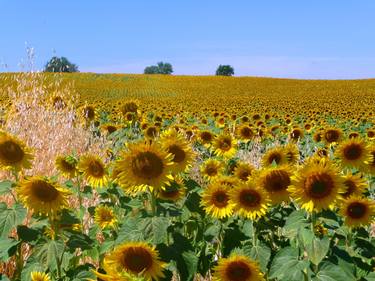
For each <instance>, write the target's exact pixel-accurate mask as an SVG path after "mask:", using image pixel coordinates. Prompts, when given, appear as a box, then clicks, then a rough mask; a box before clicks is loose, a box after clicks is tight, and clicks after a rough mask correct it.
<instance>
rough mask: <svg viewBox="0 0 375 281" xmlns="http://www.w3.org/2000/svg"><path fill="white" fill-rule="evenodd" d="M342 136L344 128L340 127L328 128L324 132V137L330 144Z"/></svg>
mask: <svg viewBox="0 0 375 281" xmlns="http://www.w3.org/2000/svg"><path fill="white" fill-rule="evenodd" d="M342 136H343V133H342V130H341V129H338V128H328V129H326V130H325V131H324V132H323V139H324V141H325V142H326V143H328V144H331V143H337V142H339V141H340V140H341V138H342Z"/></svg>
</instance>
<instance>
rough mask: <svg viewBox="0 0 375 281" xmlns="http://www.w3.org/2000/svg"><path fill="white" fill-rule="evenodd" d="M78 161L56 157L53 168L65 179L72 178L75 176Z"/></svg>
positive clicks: (68, 157)
mask: <svg viewBox="0 0 375 281" xmlns="http://www.w3.org/2000/svg"><path fill="white" fill-rule="evenodd" d="M77 163H78V160H77V159H76V158H75V157H73V156H57V157H56V160H55V166H56V168H57V170H58V171H59V172H60V173H61V174H63V176H65V177H67V178H70V179H71V178H74V177H75V176H76V175H77V172H78V170H77Z"/></svg>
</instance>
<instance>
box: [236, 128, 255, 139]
mask: <svg viewBox="0 0 375 281" xmlns="http://www.w3.org/2000/svg"><path fill="white" fill-rule="evenodd" d="M236 135H237V137H238V138H239V139H240V140H242V141H244V142H248V141H251V140H252V139H253V138H254V137H255V133H254V131H253V129H252V128H251V127H250V126H248V125H245V124H243V125H241V126H239V127H237V128H236Z"/></svg>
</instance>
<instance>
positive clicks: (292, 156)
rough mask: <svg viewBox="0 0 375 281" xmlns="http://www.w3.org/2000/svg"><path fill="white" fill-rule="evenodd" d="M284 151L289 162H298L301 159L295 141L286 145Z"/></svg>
mask: <svg viewBox="0 0 375 281" xmlns="http://www.w3.org/2000/svg"><path fill="white" fill-rule="evenodd" d="M283 149H284V151H285V154H286V157H287V160H288V163H289V164H292V165H293V164H296V163H297V162H298V161H299V158H300V156H299V149H298V147H297V145H295V144H294V143H288V144H287V145H285V146H284V148H283Z"/></svg>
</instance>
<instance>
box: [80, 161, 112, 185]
mask: <svg viewBox="0 0 375 281" xmlns="http://www.w3.org/2000/svg"><path fill="white" fill-rule="evenodd" d="M78 170H79V171H81V172H82V173H83V175H84V177H85V178H86V180H87V181H88V182H89V184H90V185H91V186H92V187H103V186H105V185H106V183H107V181H108V172H107V168H106V166H105V165H104V163H103V161H102V160H101V159H100V158H99V157H97V156H94V155H84V156H82V157H81V159H80V160H79V162H78Z"/></svg>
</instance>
